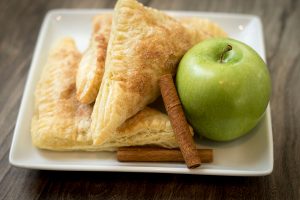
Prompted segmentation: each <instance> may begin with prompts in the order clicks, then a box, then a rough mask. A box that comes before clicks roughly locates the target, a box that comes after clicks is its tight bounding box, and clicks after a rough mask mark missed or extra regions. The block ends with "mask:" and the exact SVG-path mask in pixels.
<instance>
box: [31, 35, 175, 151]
mask: <svg viewBox="0 0 300 200" xmlns="http://www.w3.org/2000/svg"><path fill="white" fill-rule="evenodd" d="M80 58H81V55H80V53H79V52H78V51H77V49H76V47H75V43H74V41H73V39H71V38H64V39H62V40H61V41H60V42H59V43H58V44H57V45H56V46H55V47H54V49H53V50H52V51H51V52H50V55H49V57H48V60H47V63H46V65H45V67H44V70H43V73H42V76H41V79H40V81H39V82H38V85H37V88H36V92H35V113H34V116H33V119H32V125H31V134H32V141H33V144H34V145H35V146H37V147H39V148H42V149H50V150H56V151H63V150H85V151H103V150H106V151H107V150H115V149H116V148H117V147H120V146H133V145H134V146H135V145H149V144H152V145H159V146H163V147H168V148H173V147H177V143H176V140H175V137H174V134H173V131H172V127H171V125H170V121H169V119H168V116H167V115H165V114H163V113H161V112H159V111H156V110H154V109H151V108H145V109H143V110H142V111H140V112H138V113H137V114H136V115H134V116H133V117H131V118H129V119H128V120H126V121H125V123H123V124H122V125H121V126H120V127H118V128H117V129H116V131H115V132H114V133H111V136H112V137H111V138H110V140H107V141H106V142H105V143H103V144H101V145H94V144H93V140H92V137H91V133H90V129H89V128H90V122H91V112H92V109H93V108H92V106H91V105H86V104H81V103H80V102H79V101H78V100H77V98H76V91H75V79H76V71H77V66H78V63H79V61H80Z"/></svg>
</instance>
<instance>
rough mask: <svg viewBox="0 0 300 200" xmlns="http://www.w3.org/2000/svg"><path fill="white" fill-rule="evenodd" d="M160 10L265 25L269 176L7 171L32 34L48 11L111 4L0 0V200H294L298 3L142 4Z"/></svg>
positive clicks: (298, 143)
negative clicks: (225, 15)
mask: <svg viewBox="0 0 300 200" xmlns="http://www.w3.org/2000/svg"><path fill="white" fill-rule="evenodd" d="M142 2H143V3H144V4H146V5H149V6H152V7H155V8H159V9H167V10H194V11H214V12H231V13H246V14H254V15H258V16H260V17H261V18H262V21H263V25H264V33H265V41H266V52H267V61H268V66H269V69H270V72H271V76H272V82H273V94H272V99H271V109H272V122H273V136H274V157H275V161H274V171H273V173H272V174H271V175H269V176H265V177H217V176H192V175H172V174H142V173H140V174H138V173H101V172H98V173H94V172H55V171H38V170H27V169H21V168H16V167H13V166H11V165H10V164H9V161H8V154H9V149H10V145H11V140H12V135H13V130H14V126H15V122H16V117H17V114H18V109H19V105H20V99H21V96H22V93H23V89H24V84H25V80H26V77H27V73H28V69H29V66H30V62H31V59H32V53H33V50H34V46H35V43H36V39H37V35H38V31H39V29H40V26H41V23H42V20H43V18H44V16H45V14H46V12H47V11H48V10H51V9H55V8H112V7H113V6H114V3H115V1H111V0H98V1H95V0H81V1H79V0H49V1H45V0H36V1H34V0H22V1H18V0H0V127H1V133H0V199H300V170H299V168H300V62H299V58H300V40H299V36H300V24H299V19H300V1H297V0H285V1H283V0H274V1H272V0H265V1H260V0H253V1H246V0H223V1H219V0H201V1H198V0H173V1H171V0H170V1H167V0H144V1H142Z"/></svg>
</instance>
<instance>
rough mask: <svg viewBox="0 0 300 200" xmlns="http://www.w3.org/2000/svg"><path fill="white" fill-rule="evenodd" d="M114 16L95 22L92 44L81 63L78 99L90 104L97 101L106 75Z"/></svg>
mask: <svg viewBox="0 0 300 200" xmlns="http://www.w3.org/2000/svg"><path fill="white" fill-rule="evenodd" d="M111 23H112V14H102V15H98V16H96V17H95V18H94V20H93V32H92V36H91V39H90V44H89V47H88V48H87V50H86V51H85V52H84V54H83V56H82V59H81V61H80V63H79V67H78V72H77V77H76V93H77V99H78V101H80V102H81V103H85V104H89V103H92V102H94V101H95V99H96V96H97V94H98V91H99V87H100V85H101V80H102V76H103V73H104V63H105V58H106V49H107V43H108V40H109V34H110V29H111Z"/></svg>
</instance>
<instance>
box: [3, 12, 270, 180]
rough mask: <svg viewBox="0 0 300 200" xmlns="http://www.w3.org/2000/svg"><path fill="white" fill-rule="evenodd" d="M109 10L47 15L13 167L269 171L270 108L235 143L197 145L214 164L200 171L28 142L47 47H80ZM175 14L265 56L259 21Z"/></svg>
mask: <svg viewBox="0 0 300 200" xmlns="http://www.w3.org/2000/svg"><path fill="white" fill-rule="evenodd" d="M103 12H112V10H54V11H51V12H49V13H48V14H47V16H46V18H45V20H44V22H43V25H42V28H41V31H40V34H39V37H38V41H37V45H36V48H35V52H34V56H33V60H32V64H31V67H30V72H29V75H28V79H27V83H26V87H25V91H24V95H23V99H22V103H21V107H20V111H19V115H18V119H17V123H16V127H15V131H14V137H13V142H12V145H11V151H10V156H9V160H10V163H11V164H12V165H15V166H18V167H24V168H31V169H47V170H76V171H120V172H157V173H179V174H205V175H233V176H261V175H267V174H270V173H271V172H272V170H273V139H272V127H271V116H270V108H269V107H268V108H267V111H266V113H265V116H264V117H263V119H262V120H261V122H260V123H259V124H258V125H257V126H256V127H255V128H254V129H253V130H252V131H251V133H249V134H247V135H246V136H244V137H242V138H240V139H237V140H235V141H233V142H227V143H216V142H212V141H208V140H203V141H201V142H200V143H199V144H198V145H199V146H200V147H201V148H212V149H214V162H213V163H210V164H203V165H202V166H201V167H200V168H198V169H193V170H190V169H187V168H186V166H185V165H184V164H180V163H178V164H174V163H120V162H118V161H117V160H116V154H115V153H112V152H52V151H45V150H39V149H37V148H35V147H34V146H33V145H32V143H31V136H30V123H31V118H32V114H33V106H34V95H33V94H34V90H35V86H36V83H37V81H38V79H39V78H40V74H41V71H42V66H44V64H45V61H46V57H47V54H48V52H49V48H50V47H51V45H52V44H53V42H55V41H57V40H58V39H59V38H61V37H63V36H72V37H74V38H75V40H76V42H77V45H78V48H79V49H80V50H81V51H83V50H84V49H85V48H86V47H87V45H88V41H89V37H90V33H91V20H92V17H93V16H94V15H96V14H99V13H103ZM169 13H170V14H171V15H175V16H198V17H204V18H208V19H210V20H213V21H215V22H216V23H218V24H219V25H220V26H221V27H222V28H223V29H224V30H225V31H226V32H227V33H228V34H229V36H230V37H232V38H235V39H238V40H241V41H243V42H245V43H247V44H248V45H250V46H251V47H253V48H254V49H255V50H256V51H257V52H258V53H259V54H260V55H261V57H262V58H264V59H265V50H264V41H263V33H262V25H261V21H260V19H259V18H258V17H255V16H249V15H235V14H221V13H201V12H169Z"/></svg>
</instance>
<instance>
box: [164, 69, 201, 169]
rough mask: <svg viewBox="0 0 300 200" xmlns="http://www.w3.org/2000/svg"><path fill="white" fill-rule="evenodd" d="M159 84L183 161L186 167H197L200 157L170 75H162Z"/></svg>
mask: <svg viewBox="0 0 300 200" xmlns="http://www.w3.org/2000/svg"><path fill="white" fill-rule="evenodd" d="M159 86H160V90H161V94H162V97H163V101H164V104H165V107H166V110H167V112H168V115H169V118H170V121H171V125H172V128H173V131H174V133H175V138H176V140H177V142H178V144H179V148H180V150H181V153H182V155H183V158H184V160H185V163H186V165H187V167H188V168H196V167H199V166H200V165H201V158H200V156H199V154H198V151H197V149H196V145H195V143H194V140H193V137H192V135H191V132H190V129H189V125H188V123H187V121H186V118H185V116H184V112H183V109H182V107H181V102H180V100H179V97H178V94H177V91H176V88H175V85H174V82H173V78H172V75H171V74H166V75H163V76H162V77H161V78H160V80H159Z"/></svg>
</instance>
